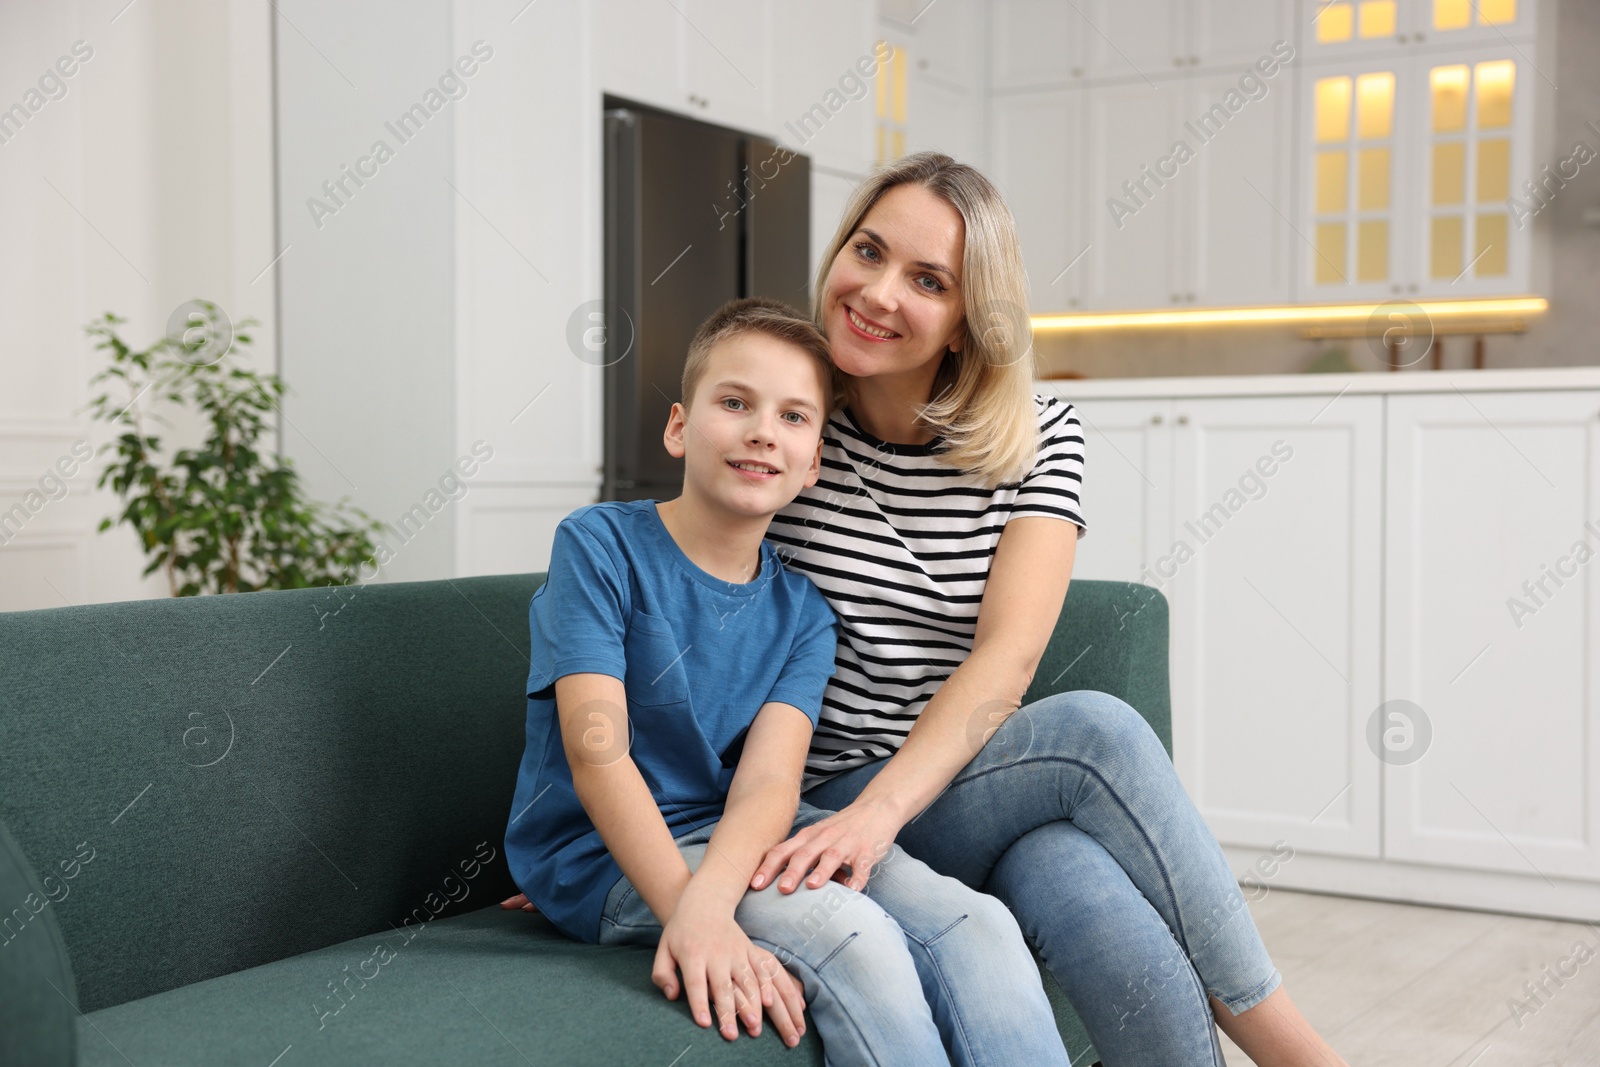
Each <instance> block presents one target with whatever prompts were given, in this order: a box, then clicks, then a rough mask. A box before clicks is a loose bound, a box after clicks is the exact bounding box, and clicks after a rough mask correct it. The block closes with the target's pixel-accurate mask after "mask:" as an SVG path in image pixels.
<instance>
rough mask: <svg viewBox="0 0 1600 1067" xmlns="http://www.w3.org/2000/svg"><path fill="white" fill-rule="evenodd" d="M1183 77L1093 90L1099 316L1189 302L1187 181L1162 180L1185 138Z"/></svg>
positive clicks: (1092, 236) (1089, 279)
mask: <svg viewBox="0 0 1600 1067" xmlns="http://www.w3.org/2000/svg"><path fill="white" fill-rule="evenodd" d="M1183 89H1184V85H1183V81H1182V80H1181V79H1176V80H1168V81H1166V82H1162V83H1160V84H1157V85H1151V84H1149V83H1146V82H1143V81H1137V82H1130V83H1126V84H1121V85H1100V86H1093V87H1091V88H1089V89H1088V90H1086V91H1085V99H1086V101H1087V113H1088V133H1089V135H1088V137H1087V138H1086V143H1087V149H1086V151H1085V155H1086V156H1087V165H1088V167H1089V173H1088V179H1087V187H1088V189H1089V197H1088V201H1089V202H1088V206H1087V210H1086V212H1085V215H1086V217H1087V219H1088V223H1089V225H1088V233H1087V240H1086V243H1088V244H1089V245H1090V250H1089V254H1088V256H1087V257H1085V261H1084V262H1083V263H1082V264H1080V265H1079V266H1078V267H1076V268H1074V269H1075V270H1083V271H1084V273H1085V278H1084V279H1083V284H1084V285H1085V286H1086V292H1085V304H1086V305H1087V306H1088V307H1091V308H1095V309H1097V310H1122V309H1149V308H1160V307H1164V306H1165V307H1170V306H1173V305H1176V304H1178V303H1180V302H1182V300H1183V296H1184V290H1183V288H1182V286H1183V278H1184V276H1185V274H1186V272H1185V271H1184V270H1183V268H1182V266H1181V264H1180V263H1179V256H1180V255H1181V253H1182V250H1183V246H1184V242H1183V236H1182V234H1183V219H1184V211H1183V208H1182V207H1181V205H1180V199H1179V198H1180V194H1181V193H1182V179H1183V178H1187V177H1189V176H1188V175H1185V174H1182V173H1181V170H1180V171H1179V174H1178V177H1177V178H1176V179H1166V178H1162V177H1160V176H1159V174H1156V168H1159V167H1161V166H1162V162H1161V161H1162V160H1163V159H1164V158H1166V157H1168V156H1169V154H1170V153H1171V151H1172V147H1173V144H1174V142H1175V140H1176V139H1177V130H1178V128H1179V123H1180V121H1181V120H1180V108H1181V106H1182V103H1183V99H1184V92H1183Z"/></svg>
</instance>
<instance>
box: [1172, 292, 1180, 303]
mask: <svg viewBox="0 0 1600 1067" xmlns="http://www.w3.org/2000/svg"><path fill="white" fill-rule="evenodd" d="M1178 296H1179V294H1177V293H1173V294H1172V302H1173V303H1174V304H1176V303H1178V302H1179V300H1178Z"/></svg>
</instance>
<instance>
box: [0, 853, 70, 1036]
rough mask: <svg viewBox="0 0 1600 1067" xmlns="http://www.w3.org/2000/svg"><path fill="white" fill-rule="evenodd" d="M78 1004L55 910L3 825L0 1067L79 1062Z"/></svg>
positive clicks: (0, 920) (0, 888)
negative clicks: (76, 1024)
mask: <svg viewBox="0 0 1600 1067" xmlns="http://www.w3.org/2000/svg"><path fill="white" fill-rule="evenodd" d="M52 987H54V988H52ZM77 998H78V986H77V983H76V982H74V981H73V978H72V967H71V965H70V964H69V963H68V962H67V945H66V942H65V941H63V940H62V939H61V929H60V927H58V926H57V925H56V917H55V908H54V907H53V906H52V903H51V899H50V898H49V897H48V896H46V895H45V891H44V887H43V886H42V885H40V883H39V878H38V876H37V875H36V874H35V873H34V870H33V867H32V865H30V864H29V863H28V858H27V857H26V856H24V855H23V854H22V847H21V846H20V845H18V844H17V842H16V839H15V838H13V837H12V836H11V831H9V830H7V829H6V827H5V824H4V823H0V1063H26V1064H37V1065H38V1067H71V1065H72V1064H73V1063H75V1062H77V1058H78V1044H77V1030H76V1028H75V1020H76V1018H77V1015H78V1006H77Z"/></svg>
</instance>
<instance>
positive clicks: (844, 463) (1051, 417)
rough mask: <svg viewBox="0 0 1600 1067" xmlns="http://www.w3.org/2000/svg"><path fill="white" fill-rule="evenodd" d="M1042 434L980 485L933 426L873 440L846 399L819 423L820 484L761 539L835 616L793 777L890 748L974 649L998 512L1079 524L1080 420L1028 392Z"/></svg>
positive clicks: (1063, 405) (811, 781) (808, 779)
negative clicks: (1019, 472) (828, 673)
mask: <svg viewBox="0 0 1600 1067" xmlns="http://www.w3.org/2000/svg"><path fill="white" fill-rule="evenodd" d="M1034 405H1035V409H1036V411H1037V413H1038V419H1039V437H1038V442H1037V445H1036V451H1035V454H1034V464H1033V467H1032V469H1031V470H1030V471H1029V473H1028V475H1027V477H1025V478H1024V479H1023V480H1022V481H1021V482H1010V483H1007V484H1005V485H1002V486H1000V487H999V488H996V489H987V488H985V487H984V486H983V485H982V483H981V481H980V479H979V478H978V477H977V476H975V475H970V474H966V473H963V472H962V471H960V470H957V469H956V468H954V467H952V466H949V465H948V464H946V463H945V462H944V461H943V460H942V459H940V458H939V456H938V455H937V454H936V452H935V450H936V449H937V448H938V447H939V445H940V439H939V438H935V439H934V440H933V441H930V442H928V443H927V444H921V445H902V444H890V443H887V442H884V441H880V440H878V439H877V438H876V437H873V436H872V435H871V434H869V433H867V432H866V431H864V430H863V429H861V427H860V426H858V425H857V424H856V422H855V420H854V419H853V418H851V415H850V412H849V411H848V409H844V408H841V409H839V410H837V411H835V412H834V413H833V414H832V415H831V416H830V417H829V419H828V422H827V424H826V426H825V427H824V429H823V433H822V473H821V475H820V476H819V477H818V479H817V484H816V485H814V486H809V487H807V488H805V489H802V490H801V491H800V495H799V496H798V497H796V498H795V499H794V501H792V502H791V503H790V504H789V505H787V506H786V507H785V508H784V509H783V510H781V511H779V512H778V513H777V514H776V515H774V516H773V519H772V525H771V527H770V528H769V529H768V531H767V539H768V540H770V541H771V542H772V543H773V545H774V546H775V547H776V548H777V550H778V555H779V557H780V558H781V559H782V560H783V561H784V563H785V564H786V565H787V566H788V567H789V569H791V570H794V571H798V572H800V573H802V574H804V575H806V576H807V577H808V578H810V579H811V580H812V581H813V582H814V583H816V585H817V587H818V588H819V589H821V590H822V594H823V596H825V597H826V598H827V600H828V603H829V604H830V605H832V607H833V610H834V613H835V614H836V615H837V616H838V618H839V648H838V655H837V657H836V660H835V664H836V668H837V669H836V670H835V672H834V675H833V677H832V678H831V679H830V680H829V682H828V687H827V690H826V692H825V693H824V694H823V698H822V714H821V718H820V720H819V721H818V723H817V728H816V730H815V731H814V732H813V734H812V736H811V750H810V752H809V753H808V754H807V757H806V774H805V779H804V781H803V783H802V786H801V787H802V789H810V788H811V787H812V786H814V785H817V784H819V783H821V782H824V781H826V780H828V779H829V778H832V777H834V776H835V775H838V774H842V773H843V772H845V771H848V770H850V769H852V768H855V767H860V766H862V765H864V764H867V763H871V762H872V761H874V760H878V759H883V758H885V757H887V756H890V755H893V754H894V753H895V751H897V750H898V749H899V747H900V745H901V744H903V743H904V741H905V738H906V734H907V733H909V732H910V730H911V725H912V723H914V722H916V719H917V716H918V715H919V714H921V712H922V709H923V707H924V706H925V705H926V704H927V702H928V700H929V699H930V698H932V696H933V694H934V693H935V692H936V691H937V690H938V688H939V686H940V685H942V684H943V683H944V680H945V679H946V678H948V677H949V676H950V675H951V673H952V672H954V671H955V669H956V668H957V667H958V666H960V665H961V663H962V661H963V660H965V659H966V658H967V654H968V653H970V652H971V651H972V637H973V634H974V632H975V631H976V629H977V623H978V607H979V604H980V603H981V602H982V600H983V590H984V585H985V584H986V583H987V581H988V578H989V564H990V562H991V561H992V560H993V559H994V552H995V548H996V547H997V546H998V545H999V543H1000V533H1001V531H1002V530H1003V529H1004V527H1005V524H1006V522H1007V521H1008V520H1009V519H1011V518H1013V517H1014V516H1018V515H1047V516H1053V517H1055V518H1059V519H1065V520H1067V521H1069V522H1073V523H1076V524H1077V525H1078V527H1079V536H1080V537H1081V536H1083V533H1084V531H1085V530H1086V529H1087V527H1086V526H1085V524H1084V521H1083V516H1082V512H1081V509H1080V507H1079V502H1078V494H1079V490H1080V488H1081V486H1082V484H1083V430H1082V428H1081V427H1080V426H1079V424H1078V417H1077V412H1076V410H1075V409H1074V408H1073V406H1072V405H1071V404H1070V403H1068V402H1067V401H1064V400H1062V399H1060V398H1059V397H1054V396H1045V395H1041V394H1036V395H1035V396H1034Z"/></svg>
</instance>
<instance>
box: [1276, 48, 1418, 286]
mask: <svg viewBox="0 0 1600 1067" xmlns="http://www.w3.org/2000/svg"><path fill="white" fill-rule="evenodd" d="M1414 71H1415V65H1414V64H1413V63H1412V62H1411V59H1410V57H1406V56H1396V57H1390V58H1388V59H1382V58H1380V59H1360V60H1352V61H1351V62H1347V63H1338V64H1319V65H1314V66H1306V67H1304V68H1302V71H1301V85H1302V92H1301V99H1302V100H1303V101H1304V102H1303V103H1302V105H1301V116H1300V129H1299V134H1298V137H1297V138H1296V139H1297V140H1298V142H1299V152H1300V159H1301V166H1300V168H1299V174H1300V178H1299V183H1300V187H1301V188H1300V198H1299V204H1300V205H1301V206H1300V210H1299V216H1300V219H1301V222H1300V226H1299V229H1300V232H1301V234H1303V235H1304V239H1303V240H1300V239H1297V241H1296V244H1297V245H1298V252H1297V257H1296V258H1297V261H1298V262H1297V266H1296V269H1295V275H1296V279H1297V281H1296V292H1297V294H1298V298H1299V299H1301V300H1303V301H1305V302H1307V303H1314V304H1321V303H1344V302H1351V301H1366V300H1383V299H1386V298H1388V297H1391V296H1402V295H1412V294H1415V293H1416V292H1417V258H1416V252H1417V245H1416V241H1415V240H1414V239H1413V236H1412V235H1414V234H1415V233H1416V232H1417V220H1416V216H1415V212H1413V211H1410V210H1406V207H1407V206H1408V205H1410V204H1412V203H1414V202H1415V200H1414V197H1415V195H1416V194H1415V191H1414V189H1413V187H1412V186H1413V182H1414V176H1415V166H1414V163H1415V160H1416V158H1417V155H1418V149H1417V145H1418V139H1419V131H1418V130H1417V128H1416V123H1415V119H1416V117H1417V108H1416V106H1415V104H1414V97H1415V96H1416V93H1417V90H1418V83H1417V80H1416V78H1415V76H1414Z"/></svg>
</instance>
